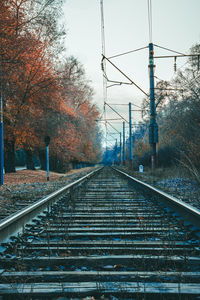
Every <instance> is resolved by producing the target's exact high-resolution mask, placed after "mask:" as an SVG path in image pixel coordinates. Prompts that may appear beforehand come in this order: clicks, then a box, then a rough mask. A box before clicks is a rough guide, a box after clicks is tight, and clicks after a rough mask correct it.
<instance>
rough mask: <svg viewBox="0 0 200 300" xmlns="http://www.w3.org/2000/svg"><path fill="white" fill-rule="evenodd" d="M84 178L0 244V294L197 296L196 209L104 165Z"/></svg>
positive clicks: (10, 296)
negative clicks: (21, 229)
mask: <svg viewBox="0 0 200 300" xmlns="http://www.w3.org/2000/svg"><path fill="white" fill-rule="evenodd" d="M90 176H92V177H91V178H90V179H89V180H87V181H86V182H85V181H84V183H83V184H82V185H81V186H80V183H81V182H82V181H81V180H80V181H79V182H78V183H77V184H79V187H77V188H75V187H76V184H74V185H73V189H72V186H71V187H68V188H66V189H64V190H63V191H62V193H61V192H59V193H58V196H59V199H57V198H56V197H57V195H54V197H53V200H52V198H51V197H50V199H49V200H50V201H51V203H50V205H49V204H48V206H47V207H48V209H47V208H45V210H44V211H42V212H41V213H40V214H39V213H38V212H37V217H35V218H34V219H33V220H32V222H31V223H30V224H27V225H26V226H25V227H24V229H23V233H22V234H20V235H17V236H16V235H15V236H13V237H11V238H10V240H8V241H7V242H2V243H1V248H0V249H1V254H0V297H1V298H0V299H13V298H14V297H15V299H113V300H114V299H170V300H172V299H200V256H199V254H200V248H199V238H198V236H199V231H198V224H199V211H198V210H197V209H192V208H191V207H189V206H187V205H186V206H184V205H182V203H181V202H179V201H178V200H177V199H175V198H173V197H171V198H173V199H170V197H168V196H167V195H166V194H162V193H160V192H158V191H157V190H156V189H152V188H151V187H150V186H148V185H144V184H142V183H141V182H139V181H133V179H131V178H130V176H128V175H125V174H124V173H123V172H119V171H117V170H113V169H111V168H108V167H105V168H103V169H101V170H99V171H97V172H96V173H95V174H91V175H90ZM136 186H137V187H139V190H137V189H136V188H135V187H136ZM70 189H71V190H70ZM63 192H64V194H63ZM163 201H164V202H163ZM177 201H178V202H177ZM54 202H55V203H54ZM162 203H163V204H162ZM177 210H178V213H177V212H176V211H177ZM181 213H183V214H184V216H187V221H184V219H183V218H181ZM32 214H33V213H32ZM31 217H32V215H31ZM189 219H190V221H188V220H189ZM193 220H194V224H195V225H193V226H191V224H192V223H191V222H192V221H193ZM8 223H9V222H8ZM22 223H23V224H24V221H23V222H22ZM4 226H5V224H4ZM8 226H9V225H8ZM17 226H18V227H20V226H19V225H17ZM12 228H13V226H12ZM2 230H4V231H5V227H4V228H3V229H2ZM8 232H9V230H7V231H6V233H5V232H4V234H3V236H4V238H3V239H4V240H6V239H7V238H8V235H9V234H8ZM0 234H1V223H0ZM59 296H62V297H64V298H59Z"/></svg>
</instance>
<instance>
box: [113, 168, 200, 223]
mask: <svg viewBox="0 0 200 300" xmlns="http://www.w3.org/2000/svg"><path fill="white" fill-rule="evenodd" d="M113 169H114V170H115V171H117V172H119V173H120V174H122V175H124V176H125V177H126V178H128V179H129V180H131V181H132V182H135V183H137V184H139V185H140V186H141V187H142V188H145V189H146V190H148V191H149V192H151V193H152V194H154V195H157V196H159V197H160V198H162V200H163V202H165V203H167V205H168V206H169V207H171V208H172V209H175V211H176V212H177V213H179V214H180V216H181V217H183V219H184V220H185V221H189V222H190V223H191V224H192V225H194V226H195V227H197V228H198V229H200V210H199V209H198V208H195V207H193V206H192V205H190V204H187V203H185V202H183V201H182V200H180V199H178V198H176V197H174V196H171V195H169V194H168V193H165V192H163V191H161V190H160V189H158V188H155V187H153V186H151V185H150V184H148V183H145V182H143V181H141V180H139V179H137V178H135V177H132V176H130V175H128V174H127V173H125V172H123V171H121V170H119V169H117V168H114V167H113Z"/></svg>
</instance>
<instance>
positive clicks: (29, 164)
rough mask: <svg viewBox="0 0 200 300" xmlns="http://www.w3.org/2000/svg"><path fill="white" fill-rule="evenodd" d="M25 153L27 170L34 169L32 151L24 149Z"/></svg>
mask: <svg viewBox="0 0 200 300" xmlns="http://www.w3.org/2000/svg"><path fill="white" fill-rule="evenodd" d="M25 153H26V167H27V169H28V170H35V166H34V162H33V153H32V151H31V150H25Z"/></svg>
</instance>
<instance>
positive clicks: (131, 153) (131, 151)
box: [129, 102, 133, 162]
mask: <svg viewBox="0 0 200 300" xmlns="http://www.w3.org/2000/svg"><path fill="white" fill-rule="evenodd" d="M129 160H130V161H131V162H132V160H133V149H132V119H131V103H130V102H129Z"/></svg>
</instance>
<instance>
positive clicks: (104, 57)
mask: <svg viewBox="0 0 200 300" xmlns="http://www.w3.org/2000/svg"><path fill="white" fill-rule="evenodd" d="M102 57H103V60H104V59H106V60H107V61H108V62H109V63H110V64H111V65H112V66H113V67H114V68H115V69H117V70H118V71H119V72H120V73H121V74H122V75H123V76H124V77H125V78H127V79H128V80H129V81H130V82H131V83H132V84H133V85H134V86H135V87H137V88H138V89H139V90H140V91H141V92H142V93H143V94H145V95H146V96H147V97H149V95H148V94H147V93H146V92H145V91H144V90H143V89H142V88H141V87H139V86H138V85H137V84H136V83H135V82H134V81H133V80H132V79H131V78H130V77H128V76H127V75H126V74H125V73H124V72H123V71H122V70H120V69H119V68H118V67H117V66H116V65H115V64H114V63H113V62H112V61H110V59H108V58H107V57H106V56H105V55H102Z"/></svg>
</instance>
